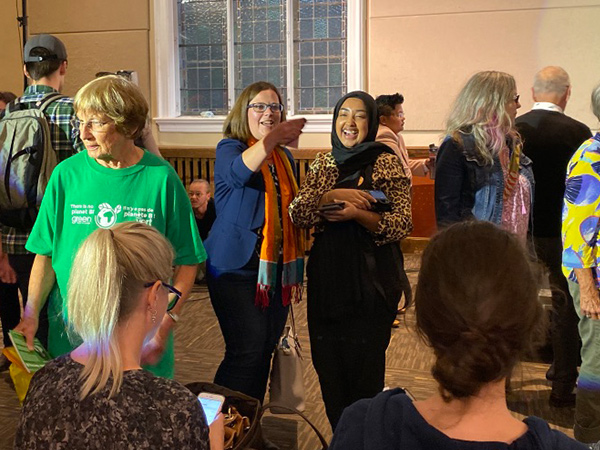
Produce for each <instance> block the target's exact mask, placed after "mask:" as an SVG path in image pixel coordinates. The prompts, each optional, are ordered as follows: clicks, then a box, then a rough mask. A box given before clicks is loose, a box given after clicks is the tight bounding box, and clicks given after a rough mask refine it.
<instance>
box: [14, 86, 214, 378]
mask: <svg viewBox="0 0 600 450" xmlns="http://www.w3.org/2000/svg"><path fill="white" fill-rule="evenodd" d="M74 107H75V112H76V114H77V121H76V122H77V123H75V124H74V125H75V127H78V128H79V133H80V136H81V139H82V141H83V142H84V144H85V147H86V149H87V151H84V152H81V153H79V154H77V155H75V156H73V157H71V158H69V159H67V160H65V161H64V162H62V163H61V164H59V165H58V166H57V167H56V169H55V170H54V172H53V174H52V177H51V178H50V182H49V184H48V188H47V190H46V193H45V195H44V199H43V201H42V205H41V207H40V212H39V215H38V218H37V220H36V223H35V226H34V228H33V230H32V232H31V235H30V238H29V240H28V241H27V245H26V248H27V249H28V250H29V251H31V252H33V253H35V254H36V258H35V262H34V265H33V269H32V273H31V282H30V290H29V298H28V301H27V304H26V306H25V312H24V315H23V318H22V320H21V323H20V324H19V325H18V326H17V328H16V329H17V330H18V331H21V332H22V333H23V334H24V335H25V336H26V337H27V341H28V343H29V344H30V345H33V336H34V335H35V331H36V329H37V326H38V318H39V311H40V310H41V308H42V306H43V305H44V303H45V302H46V301H47V300H48V301H49V307H48V318H49V336H48V350H49V351H50V354H51V355H52V356H53V357H56V356H59V355H62V354H65V353H67V352H69V351H71V350H72V349H73V348H74V347H76V346H77V345H78V343H79V339H78V337H77V336H74V337H73V336H72V334H73V333H71V339H69V336H67V328H68V327H67V324H68V318H67V317H66V314H65V313H64V312H63V311H66V308H64V305H65V302H68V299H67V298H66V293H67V286H68V282H69V275H70V272H71V268H72V263H73V258H74V255H75V253H76V252H77V249H78V248H79V245H80V244H81V243H82V242H83V241H84V240H85V238H87V236H89V235H90V234H91V233H92V232H93V231H94V230H96V229H98V228H111V227H112V226H114V225H115V224H116V223H120V222H125V221H138V222H143V223H146V224H148V225H152V226H153V227H154V228H156V229H158V230H159V231H160V232H161V233H162V234H164V235H165V236H166V237H167V239H168V240H169V241H170V242H171V244H172V245H173V248H174V249H175V260H174V261H173V264H174V265H175V266H176V268H175V275H174V279H173V285H174V286H175V288H176V289H178V290H179V291H181V293H182V294H183V296H182V297H183V298H182V299H183V300H185V298H186V297H187V295H188V293H189V291H190V289H191V287H192V285H193V283H194V278H195V275H196V264H198V263H200V262H202V261H204V260H205V259H206V253H205V251H204V247H203V246H202V242H201V240H200V238H199V237H198V231H197V227H196V223H195V220H194V214H193V213H192V209H191V205H190V201H189V199H188V196H187V193H186V191H185V188H184V187H183V185H182V183H181V181H180V180H179V177H178V176H177V173H176V172H175V171H174V170H173V168H172V167H171V166H170V165H169V164H168V163H167V162H165V161H164V160H162V159H161V158H159V157H157V156H154V155H152V154H150V153H149V152H147V151H146V150H145V149H143V148H140V147H136V146H135V144H134V140H135V139H136V138H137V137H138V135H139V134H140V133H141V131H142V129H143V127H144V125H145V122H146V116H147V114H148V104H147V102H146V100H145V99H144V96H143V94H142V93H141V91H140V90H139V88H138V87H137V86H136V85H135V84H133V83H131V82H129V81H127V80H125V79H123V78H121V77H117V76H106V77H102V78H98V79H96V80H93V81H91V82H90V83H88V84H87V85H85V86H84V87H83V88H81V90H80V91H79V92H78V93H77V95H76V96H75V102H74ZM74 270H76V268H74ZM96 288H97V287H96V286H90V290H93V289H96ZM182 304H183V302H179V303H178V305H177V306H176V307H175V309H174V310H173V311H170V312H169V313H168V314H165V315H164V317H161V318H159V320H160V321H161V323H160V327H159V329H158V332H157V333H156V336H155V337H154V338H153V339H152V341H150V342H149V343H147V344H146V345H145V346H144V350H143V354H142V362H143V363H145V364H157V366H154V367H149V368H150V370H151V371H152V372H153V373H155V374H156V375H161V376H166V377H172V376H173V373H174V370H173V364H174V355H173V349H172V344H173V342H172V341H173V338H172V333H171V329H172V328H173V326H174V325H175V324H176V323H177V321H178V320H179V313H180V311H181V307H182Z"/></svg>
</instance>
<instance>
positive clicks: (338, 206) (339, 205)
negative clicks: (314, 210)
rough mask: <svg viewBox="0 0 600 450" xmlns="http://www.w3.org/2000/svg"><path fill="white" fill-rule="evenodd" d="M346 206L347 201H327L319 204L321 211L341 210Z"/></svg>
mask: <svg viewBox="0 0 600 450" xmlns="http://www.w3.org/2000/svg"><path fill="white" fill-rule="evenodd" d="M345 207H346V202H333V203H325V204H324V205H321V206H319V209H318V211H319V212H327V211H340V210H342V209H344V208H345Z"/></svg>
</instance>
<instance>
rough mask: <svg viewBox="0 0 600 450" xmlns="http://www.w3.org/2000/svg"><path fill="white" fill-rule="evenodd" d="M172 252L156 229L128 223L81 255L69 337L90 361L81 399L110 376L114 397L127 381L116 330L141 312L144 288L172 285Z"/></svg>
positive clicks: (74, 275) (101, 234)
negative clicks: (75, 338)
mask: <svg viewBox="0 0 600 450" xmlns="http://www.w3.org/2000/svg"><path fill="white" fill-rule="evenodd" d="M173 257H174V254H173V249H172V247H171V244H170V243H169V242H168V241H167V240H166V238H165V237H164V236H163V235H162V234H160V233H159V232H158V231H157V230H156V229H155V228H152V227H151V226H149V225H145V224H143V223H138V222H125V223H120V224H118V225H115V226H114V227H113V228H111V229H110V230H105V229H98V230H96V231H94V232H93V233H92V234H90V235H89V236H88V237H87V239H86V240H85V241H84V242H83V244H81V247H80V248H79V250H78V251H77V255H76V256H75V261H74V262H73V270H72V271H71V276H70V278H69V286H68V297H67V299H68V302H67V313H68V318H69V319H68V320H69V325H70V330H69V331H70V332H72V331H74V332H75V333H77V335H79V336H80V337H81V339H83V343H84V345H85V346H86V348H87V350H88V354H89V359H88V360H87V362H86V363H85V366H84V368H83V370H82V372H81V379H82V380H83V386H82V388H81V398H82V399H83V398H85V397H86V396H87V395H88V394H94V393H96V392H99V391H100V390H102V389H103V388H104V386H106V383H107V382H108V379H109V377H110V376H112V378H113V385H112V388H111V391H110V397H112V396H113V395H115V394H116V393H117V392H118V391H119V389H120V387H121V383H122V380H123V369H122V363H121V352H120V349H119V343H118V341H117V335H116V328H117V325H119V324H121V323H123V321H125V320H127V318H128V317H129V316H130V315H131V313H132V312H133V311H134V310H135V309H136V308H137V307H138V302H139V296H140V294H141V293H142V291H143V289H144V284H146V283H149V282H154V281H157V280H160V281H163V282H168V281H169V279H170V278H171V276H172V275H173V268H172V263H173Z"/></svg>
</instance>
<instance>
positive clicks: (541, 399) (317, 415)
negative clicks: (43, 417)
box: [0, 254, 573, 450]
mask: <svg viewBox="0 0 600 450" xmlns="http://www.w3.org/2000/svg"><path fill="white" fill-rule="evenodd" d="M406 265H407V269H408V271H409V278H410V279H411V282H412V283H413V285H414V284H415V283H416V277H417V272H418V266H419V255H418V254H412V255H407V257H406ZM297 320H298V322H299V333H300V338H301V341H302V345H303V348H304V353H305V355H304V356H305V361H306V367H305V384H306V388H307V402H306V414H307V415H308V416H309V418H310V419H311V420H313V421H314V423H315V424H316V425H317V427H318V428H319V429H320V430H322V432H323V434H324V435H325V437H326V438H327V440H330V439H331V429H330V427H329V424H328V422H327V419H326V417H325V411H324V407H323V402H322V400H321V391H320V388H319V383H318V381H317V376H316V374H315V371H314V369H313V367H312V365H311V359H310V343H309V341H308V332H307V327H306V304H305V302H303V303H301V304H300V305H299V306H298V307H297ZM403 322H404V323H403V324H402V326H401V327H400V328H398V329H396V330H394V331H393V333H392V340H391V342H390V346H389V348H388V352H387V371H386V385H387V386H390V387H395V386H401V387H407V388H409V389H410V390H411V392H412V393H413V394H414V396H415V397H416V398H417V399H423V398H426V397H428V396H429V395H430V394H431V393H432V392H433V391H434V389H435V382H434V381H433V379H432V377H431V374H430V370H429V369H430V365H431V361H432V356H431V352H430V351H429V349H427V348H426V347H425V346H424V345H423V344H422V343H421V342H420V341H419V339H418V338H417V336H416V335H415V332H414V328H413V327H414V314H413V310H412V309H411V310H409V312H408V313H407V315H406V317H405V319H403ZM223 348H224V346H223V340H222V337H221V332H220V330H219V325H218V323H217V320H216V318H215V315H214V312H213V310H212V307H211V304H210V300H209V298H208V292H207V290H206V286H202V285H201V286H196V288H195V289H194V292H193V295H192V297H191V298H190V300H189V303H188V304H187V306H186V308H185V311H184V314H182V318H181V321H180V323H179V325H178V327H177V331H176V334H175V356H176V374H175V377H176V379H177V380H178V381H180V382H182V383H189V382H192V381H211V380H212V379H213V376H214V374H215V372H216V370H217V367H218V365H219V363H220V361H221V358H222V356H223ZM547 369H548V365H547V364H541V363H523V364H522V366H521V367H520V368H519V370H518V371H517V373H516V374H515V375H514V377H513V382H512V389H513V390H512V393H511V394H510V396H509V407H510V408H511V410H513V411H514V412H515V415H516V416H518V417H523V416H528V415H536V416H538V417H542V418H543V419H545V420H547V421H548V422H550V425H551V426H552V427H554V428H558V429H561V430H562V431H564V432H566V433H567V434H569V435H570V436H572V431H571V428H572V426H573V410H572V409H569V408H567V409H556V408H551V407H550V406H549V405H548V398H549V395H550V387H549V385H548V382H547V381H546V379H545V377H544V375H545V372H546V370H547ZM18 416H19V403H18V401H17V398H16V394H15V393H14V391H13V390H12V383H11V381H10V378H9V376H8V372H4V373H2V374H0V449H9V448H11V446H12V441H13V439H14V432H15V427H16V424H17V421H18ZM265 428H266V433H267V434H268V437H269V438H270V439H271V440H272V441H274V442H275V443H277V444H279V445H280V446H281V448H282V450H287V449H302V450H304V449H306V450H314V449H316V448H320V447H319V446H318V444H317V440H316V437H314V435H313V434H312V431H311V430H310V429H309V427H308V426H306V425H304V424H298V425H297V426H296V423H295V422H294V421H293V419H291V418H290V417H289V416H285V415H284V416H273V417H266V418H265Z"/></svg>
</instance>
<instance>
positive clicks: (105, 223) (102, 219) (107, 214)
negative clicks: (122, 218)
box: [98, 211, 115, 228]
mask: <svg viewBox="0 0 600 450" xmlns="http://www.w3.org/2000/svg"><path fill="white" fill-rule="evenodd" d="M114 217H115V213H114V212H112V211H104V212H101V213H99V214H98V221H99V224H98V225H100V226H101V227H103V228H105V227H109V226H110V224H111V222H112V221H113V220H114Z"/></svg>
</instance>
